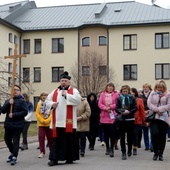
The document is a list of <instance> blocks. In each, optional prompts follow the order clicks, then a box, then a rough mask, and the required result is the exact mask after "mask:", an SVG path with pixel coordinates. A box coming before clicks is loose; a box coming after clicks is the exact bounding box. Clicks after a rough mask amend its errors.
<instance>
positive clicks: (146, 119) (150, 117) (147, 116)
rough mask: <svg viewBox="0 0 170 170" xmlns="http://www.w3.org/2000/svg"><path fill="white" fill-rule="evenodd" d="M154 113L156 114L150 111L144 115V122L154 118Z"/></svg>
mask: <svg viewBox="0 0 170 170" xmlns="http://www.w3.org/2000/svg"><path fill="white" fill-rule="evenodd" d="M155 115H156V112H153V111H150V112H149V114H148V115H146V118H145V122H148V123H150V122H152V121H153V120H155Z"/></svg>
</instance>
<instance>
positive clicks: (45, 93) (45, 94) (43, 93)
mask: <svg viewBox="0 0 170 170" xmlns="http://www.w3.org/2000/svg"><path fill="white" fill-rule="evenodd" d="M42 96H48V93H47V92H46V91H43V92H42V93H41V94H40V99H41V97H42Z"/></svg>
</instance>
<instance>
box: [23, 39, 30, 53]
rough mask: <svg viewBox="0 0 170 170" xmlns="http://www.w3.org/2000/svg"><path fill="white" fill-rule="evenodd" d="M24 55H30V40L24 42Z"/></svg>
mask: <svg viewBox="0 0 170 170" xmlns="http://www.w3.org/2000/svg"><path fill="white" fill-rule="evenodd" d="M23 53H24V54H30V40H29V39H27V40H23Z"/></svg>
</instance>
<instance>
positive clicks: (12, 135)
mask: <svg viewBox="0 0 170 170" xmlns="http://www.w3.org/2000/svg"><path fill="white" fill-rule="evenodd" d="M11 105H12V113H11V111H10V108H11ZM1 113H4V114H6V118H5V122H4V128H5V134H4V140H5V143H6V145H7V147H8V149H9V151H10V153H11V155H10V156H9V157H8V158H7V162H8V163H10V164H11V165H15V164H16V162H17V156H18V151H19V140H20V135H21V132H22V130H23V125H24V117H25V116H26V115H27V113H28V108H27V105H26V102H25V100H24V99H23V97H22V95H21V87H20V86H18V85H15V86H14V97H13V98H11V99H9V100H6V101H5V103H4V105H3V106H2V107H1Z"/></svg>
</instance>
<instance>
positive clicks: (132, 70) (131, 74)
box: [123, 64, 137, 80]
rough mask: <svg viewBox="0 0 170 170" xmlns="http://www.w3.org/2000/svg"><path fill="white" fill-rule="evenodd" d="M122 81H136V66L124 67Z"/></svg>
mask: <svg viewBox="0 0 170 170" xmlns="http://www.w3.org/2000/svg"><path fill="white" fill-rule="evenodd" d="M123 70H124V80H137V65H136V64H133V65H124V68H123Z"/></svg>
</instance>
